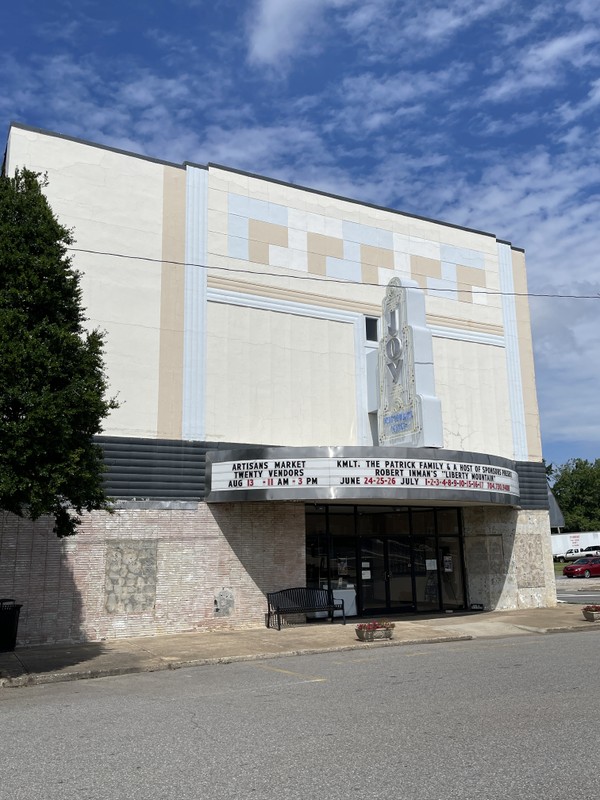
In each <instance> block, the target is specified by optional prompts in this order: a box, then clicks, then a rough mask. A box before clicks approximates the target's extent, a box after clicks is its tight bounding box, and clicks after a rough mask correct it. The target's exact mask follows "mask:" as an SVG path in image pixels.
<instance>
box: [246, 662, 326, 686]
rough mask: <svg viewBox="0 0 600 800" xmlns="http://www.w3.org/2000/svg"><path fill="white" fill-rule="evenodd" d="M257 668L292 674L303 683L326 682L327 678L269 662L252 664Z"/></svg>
mask: <svg viewBox="0 0 600 800" xmlns="http://www.w3.org/2000/svg"><path fill="white" fill-rule="evenodd" d="M252 666H253V667H256V668H257V669H265V670H267V672H280V673H281V674H282V675H291V676H292V677H293V678H299V679H300V682H301V683H324V682H325V681H327V678H322V677H319V676H317V675H303V674H302V673H301V672H294V671H293V670H291V669H281V668H280V667H271V666H269V664H256V663H254V664H252Z"/></svg>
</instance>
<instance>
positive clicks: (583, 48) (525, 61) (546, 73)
mask: <svg viewBox="0 0 600 800" xmlns="http://www.w3.org/2000/svg"><path fill="white" fill-rule="evenodd" d="M598 41H600V33H599V32H598V31H597V30H595V29H589V30H587V29H586V30H580V31H576V32H573V33H569V34H566V35H564V36H557V37H554V38H552V39H548V40H546V41H543V42H540V43H539V44H537V45H535V46H534V47H532V48H531V49H530V50H529V51H528V52H524V53H522V54H521V55H520V56H519V58H518V60H517V63H516V66H515V67H514V68H512V69H508V70H507V69H506V66H507V64H508V63H511V62H514V59H515V53H514V52H513V51H511V52H510V53H507V54H506V55H505V58H504V59H503V60H502V61H500V59H499V58H498V59H497V60H496V65H495V67H494V69H493V71H494V72H501V74H502V77H501V78H500V79H499V80H498V81H496V82H495V83H492V84H491V85H490V86H489V87H488V88H487V90H486V91H485V92H484V93H483V99H484V100H490V101H493V102H508V101H511V100H513V99H515V98H516V97H519V96H520V95H522V94H523V93H524V92H527V91H531V90H538V89H541V90H543V89H546V88H551V87H554V86H555V85H556V84H559V83H561V82H563V81H564V79H565V70H566V68H569V67H571V68H576V69H582V68H584V67H587V66H590V65H594V64H596V63H597V62H598V54H597V53H596V52H595V51H594V50H593V49H591V45H594V44H596V43H597V42H598Z"/></svg>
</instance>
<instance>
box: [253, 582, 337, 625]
mask: <svg viewBox="0 0 600 800" xmlns="http://www.w3.org/2000/svg"><path fill="white" fill-rule="evenodd" d="M267 607H268V608H267V610H268V613H267V628H270V627H271V621H272V620H273V619H275V620H276V621H277V630H278V631H280V630H281V617H282V615H284V614H307V613H312V612H318V611H326V612H327V613H328V614H329V618H330V620H331V622H333V615H334V613H335V612H336V611H341V612H342V618H343V621H344V625H345V624H346V612H345V610H344V601H343V600H336V599H335V598H334V596H333V592H332V591H330V590H329V589H310V588H307V587H306V586H298V587H295V588H293V589H281V590H280V591H279V592H267Z"/></svg>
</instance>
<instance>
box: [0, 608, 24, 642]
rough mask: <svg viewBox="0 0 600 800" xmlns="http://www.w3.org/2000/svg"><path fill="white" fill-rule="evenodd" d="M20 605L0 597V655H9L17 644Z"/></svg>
mask: <svg viewBox="0 0 600 800" xmlns="http://www.w3.org/2000/svg"><path fill="white" fill-rule="evenodd" d="M21 608H22V605H20V604H19V603H15V601H14V600H11V599H9V598H8V597H0V653H9V652H11V651H12V650H14V649H15V645H16V643H17V629H18V627H19V614H20V613H21Z"/></svg>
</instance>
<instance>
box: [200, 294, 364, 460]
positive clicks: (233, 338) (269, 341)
mask: <svg viewBox="0 0 600 800" xmlns="http://www.w3.org/2000/svg"><path fill="white" fill-rule="evenodd" d="M353 336H354V334H353V326H352V325H351V324H345V323H342V322H333V321H329V320H323V319H314V318H311V317H303V316H296V315H294V314H281V313H277V312H272V311H267V310H260V309H253V308H244V307H239V306H229V305H225V304H223V303H209V305H208V340H207V344H208V346H207V364H206V376H207V377H206V380H207V398H208V401H207V406H206V430H207V439H208V440H209V441H215V440H216V441H219V440H224V441H234V442H244V443H255V444H265V443H266V444H273V445H288V446H300V445H325V444H351V443H353V442H354V441H355V436H356V399H355V382H354V339H353Z"/></svg>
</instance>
